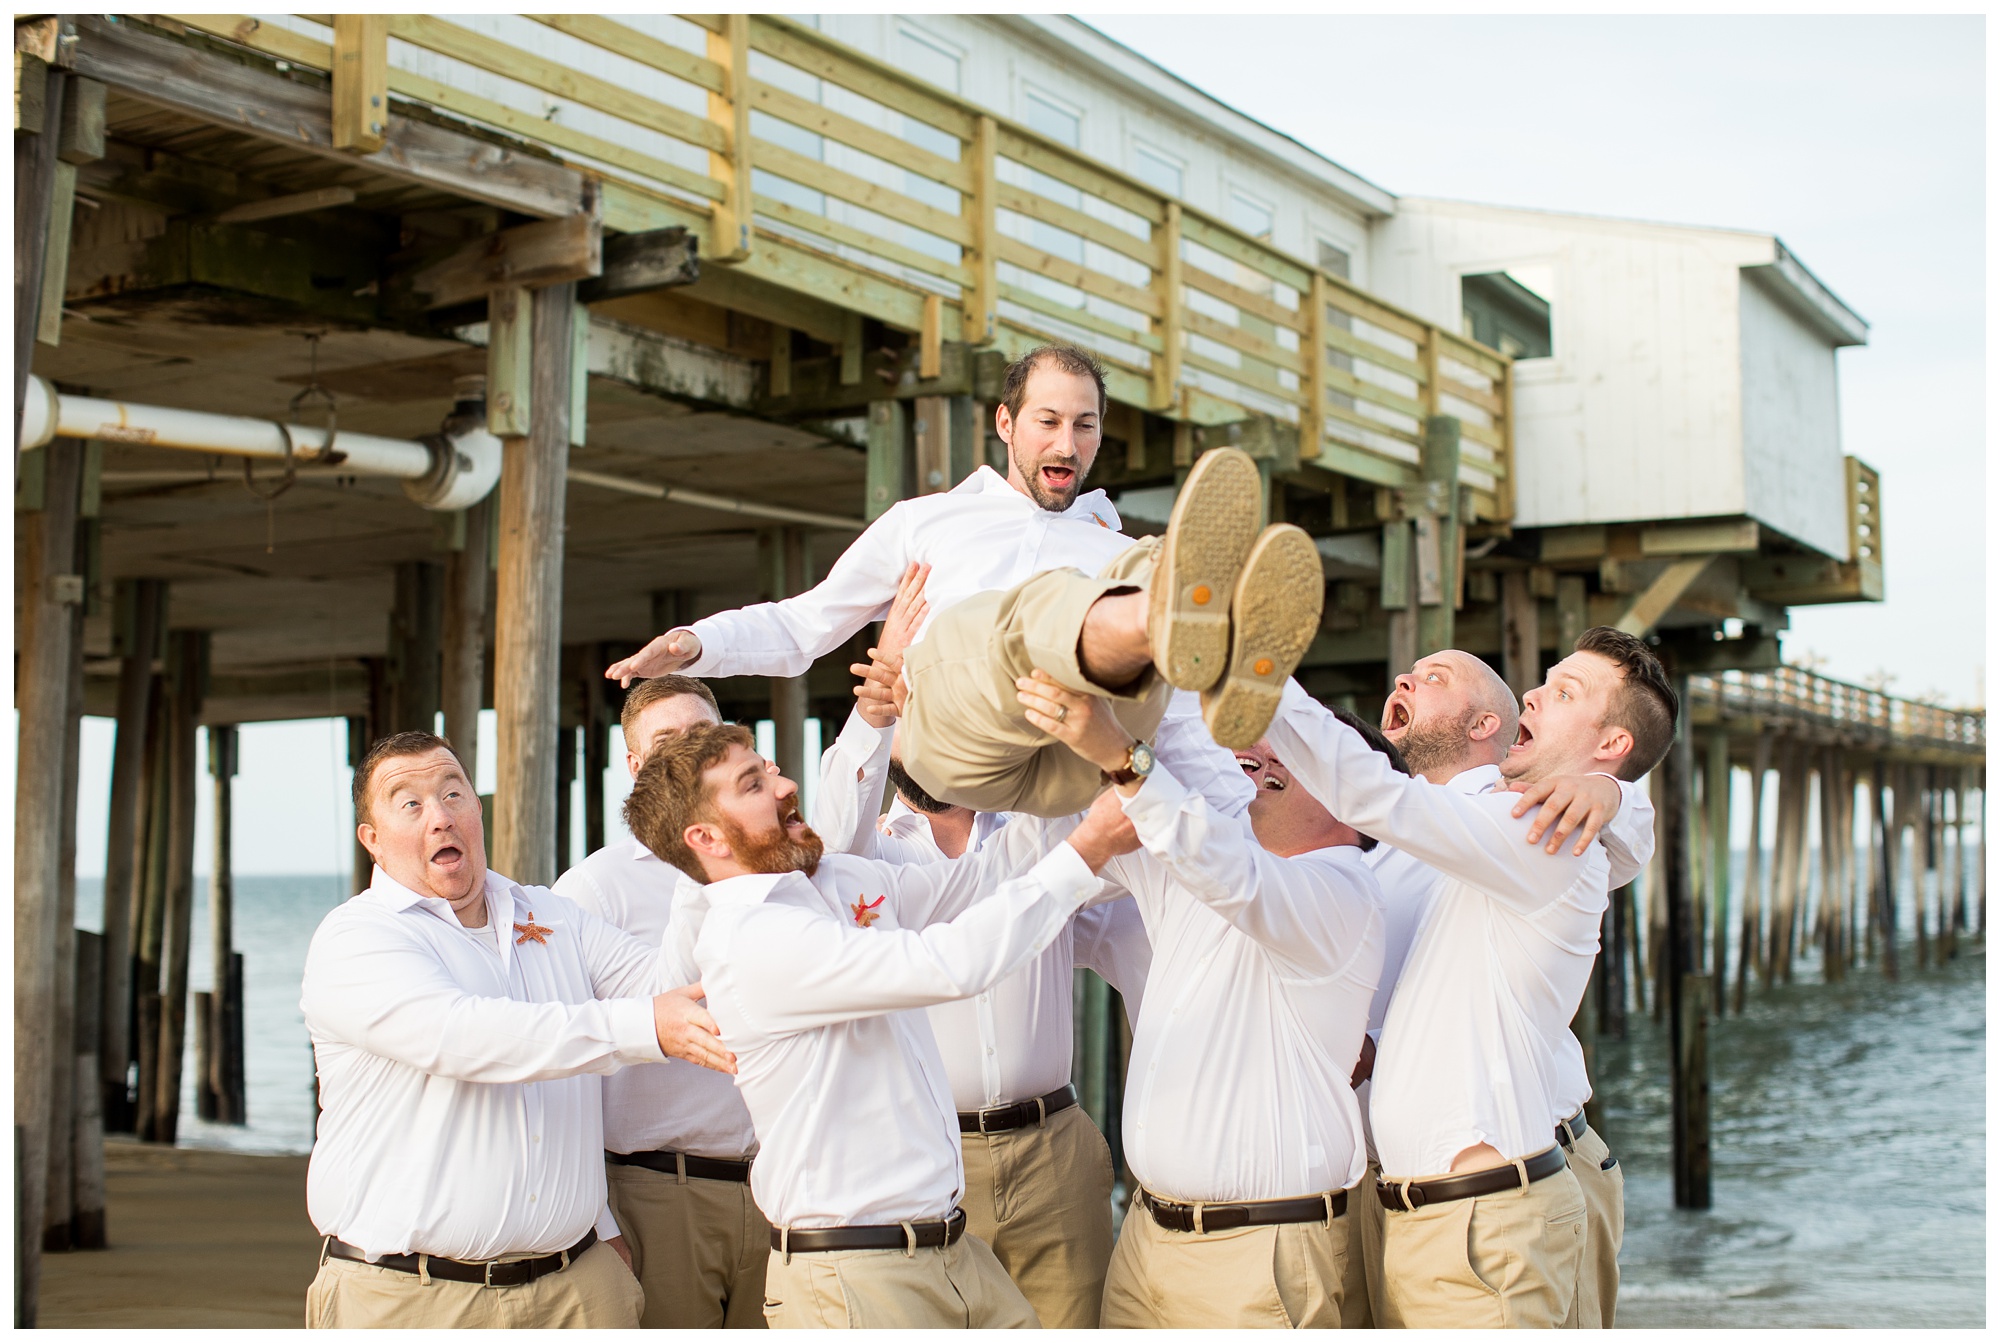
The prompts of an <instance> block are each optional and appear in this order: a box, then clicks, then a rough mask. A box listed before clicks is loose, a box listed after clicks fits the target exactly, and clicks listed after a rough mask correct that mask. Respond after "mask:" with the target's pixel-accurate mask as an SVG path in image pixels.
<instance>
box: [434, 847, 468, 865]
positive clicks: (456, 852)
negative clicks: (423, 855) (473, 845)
mask: <svg viewBox="0 0 2000 1343" xmlns="http://www.w3.org/2000/svg"><path fill="white" fill-rule="evenodd" d="M464 857H465V850H463V849H461V848H459V847H458V846H457V845H456V844H447V845H445V846H444V847H443V848H442V849H439V850H438V851H437V852H436V853H434V854H432V855H431V861H432V862H433V863H439V864H442V865H444V866H446V867H449V866H451V865H452V864H453V863H456V862H458V861H459V860H460V859H461V858H464Z"/></svg>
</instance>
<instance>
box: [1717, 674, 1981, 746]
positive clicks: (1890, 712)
mask: <svg viewBox="0 0 2000 1343" xmlns="http://www.w3.org/2000/svg"><path fill="white" fill-rule="evenodd" d="M1688 698H1689V701H1690V703H1689V708H1690V709H1703V708H1706V709H1710V710H1713V711H1715V712H1717V713H1719V714H1720V715H1721V717H1723V718H1724V719H1730V718H1769V719H1793V720H1797V721H1800V722H1806V723H1811V724H1813V725H1814V726H1817V727H1821V728H1828V729H1832V730H1834V731H1835V732H1836V733H1838V734H1841V735H1845V736H1848V737H1851V739H1852V740H1853V741H1854V742H1855V743H1857V744H1869V745H1884V746H1899V745H1900V746H1916V747H1930V748H1943V749H1947V750H1955V751H1963V752H1965V753H1967V754H1980V755H1983V754H1985V751H1986V714H1985V711H1984V710H1979V709H1946V708H1941V707H1939V706H1937V705H1935V704H1924V703H1920V702H1918V701H1916V700H1909V699H1901V698H1899V697H1897V696H1895V695H1890V694H1887V693H1885V692H1883V691H1880V690H1870V689H1869V688H1868V687H1866V686H1858V685H1853V684H1850V683H1849V682H1846V681H1836V680H1834V679H1833V678H1832V677H1830V676H1821V675H1819V674H1818V673H1817V672H1810V671H1807V670H1805V669H1804V668H1802V667H1780V668H1779V669H1778V670H1776V671H1773V672H1737V671H1730V672H1722V673H1720V674H1719V675H1715V676H1695V677H1690V678H1689V681H1688Z"/></svg>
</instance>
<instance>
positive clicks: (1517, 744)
mask: <svg viewBox="0 0 2000 1343" xmlns="http://www.w3.org/2000/svg"><path fill="white" fill-rule="evenodd" d="M1534 740H1535V734H1534V733H1533V732H1531V731H1529V729H1528V725H1527V724H1526V723H1523V724H1521V730H1520V731H1519V732H1517V733H1515V734H1514V744H1513V745H1512V746H1510V747H1509V748H1508V749H1509V750H1513V751H1524V750H1526V749H1527V748H1528V746H1529V745H1530V744H1531V743H1532V742H1533V741H1534Z"/></svg>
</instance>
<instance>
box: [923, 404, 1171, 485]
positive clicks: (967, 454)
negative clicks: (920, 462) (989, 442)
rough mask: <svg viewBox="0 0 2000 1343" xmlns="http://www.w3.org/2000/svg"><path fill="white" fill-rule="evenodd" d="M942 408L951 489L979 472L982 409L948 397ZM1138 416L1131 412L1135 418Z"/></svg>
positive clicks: (984, 419) (982, 422)
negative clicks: (949, 465)
mask: <svg viewBox="0 0 2000 1343" xmlns="http://www.w3.org/2000/svg"><path fill="white" fill-rule="evenodd" d="M945 404H946V406H947V407H948V410H947V419H948V421H949V433H950V436H951V442H950V445H949V447H948V448H947V451H946V456H947V457H948V458H949V460H950V462H951V469H950V471H949V473H948V475H947V479H949V481H950V482H951V486H950V487H951V488H954V489H955V488H957V486H958V485H959V483H960V482H961V481H963V480H964V479H965V478H966V477H967V476H969V475H971V474H972V473H973V472H974V471H977V470H978V469H979V464H980V460H981V457H982V455H983V454H982V453H981V451H980V449H981V448H982V447H983V446H984V444H983V442H982V435H981V433H980V430H981V429H982V428H984V426H985V421H986V417H985V416H984V415H983V414H981V413H980V412H981V411H982V410H983V409H984V408H983V407H982V406H981V405H980V404H979V403H978V402H977V401H974V400H973V399H972V398H971V397H969V396H954V397H949V398H946V401H945ZM1138 413H1139V412H1137V411H1134V412H1133V414H1135V415H1137V414H1138Z"/></svg>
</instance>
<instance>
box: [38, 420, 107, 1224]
mask: <svg viewBox="0 0 2000 1343" xmlns="http://www.w3.org/2000/svg"><path fill="white" fill-rule="evenodd" d="M95 446H96V445H95V444H86V445H85V464H84V475H85V476H86V477H87V476H88V475H89V473H90V466H89V457H90V455H91V454H90V452H89V449H91V448H93V447H95ZM84 489H87V486H86V487H84ZM84 489H80V490H79V495H81V494H82V493H83V492H84ZM90 511H93V512H94V511H95V510H94V508H93V509H91V510H90ZM89 525H90V524H89V523H88V522H87V521H86V522H81V523H79V525H78V527H77V530H76V533H75V537H76V539H75V541H74V543H73V559H72V565H73V567H75V568H77V569H79V570H80V569H82V568H83V567H84V557H83V554H82V551H83V546H84V536H85V532H86V529H87V528H88V527H89ZM83 608H84V603H83V602H82V601H76V602H71V603H69V604H68V611H69V620H70V635H69V670H68V673H67V675H66V678H65V681H66V684H65V686H64V690H63V702H64V723H63V746H62V751H63V755H62V793H61V797H60V799H59V814H60V817H61V820H60V821H59V822H58V824H59V826H60V833H61V847H60V850H59V852H58V855H57V859H56V959H55V985H54V989H53V993H52V1004H51V1005H52V1007H53V1009H54V1016H53V1020H52V1022H51V1028H50V1031H49V1036H50V1040H49V1052H50V1059H51V1062H52V1063H53V1064H54V1070H53V1072H52V1073H51V1075H50V1079H49V1176H48V1178H49V1198H48V1209H47V1212H46V1213H45V1215H44V1217H43V1219H42V1220H43V1235H42V1248H43V1249H45V1250H57V1251H60V1250H67V1249H69V1248H70V1245H71V1235H70V1223H71V1220H72V1218H73V1216H74V1211H75V1205H74V1202H73V1194H74V1187H75V1174H76V1165H75V1160H76V1143H75V1138H74V1135H75V1131H76V1092H77V1072H76V1050H77V1022H76V805H77V774H78V767H79V765H80V764H81V754H82V753H81V750H80V746H81V736H82V728H83ZM94 1052H95V1050H94V1046H93V1053H94ZM87 1080H90V1081H94V1080H95V1079H94V1078H90V1079H87Z"/></svg>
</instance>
